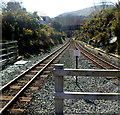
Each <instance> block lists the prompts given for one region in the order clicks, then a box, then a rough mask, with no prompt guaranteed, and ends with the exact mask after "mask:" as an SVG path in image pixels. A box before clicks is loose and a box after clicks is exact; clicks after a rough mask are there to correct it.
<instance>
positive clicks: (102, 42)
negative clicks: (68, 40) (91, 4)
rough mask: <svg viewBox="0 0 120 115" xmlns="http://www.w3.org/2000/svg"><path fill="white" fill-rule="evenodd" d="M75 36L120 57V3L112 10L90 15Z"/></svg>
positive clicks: (108, 9)
mask: <svg viewBox="0 0 120 115" xmlns="http://www.w3.org/2000/svg"><path fill="white" fill-rule="evenodd" d="M75 36H76V39H78V40H81V41H84V42H86V43H88V44H90V45H92V46H94V47H99V48H102V49H104V50H105V51H106V52H108V53H115V54H119V55H120V2H119V3H118V4H116V6H115V7H113V8H107V9H105V10H102V11H101V12H99V13H98V14H95V15H91V17H90V18H88V19H87V20H86V21H85V23H84V24H83V26H81V27H80V31H79V34H76V35H75Z"/></svg>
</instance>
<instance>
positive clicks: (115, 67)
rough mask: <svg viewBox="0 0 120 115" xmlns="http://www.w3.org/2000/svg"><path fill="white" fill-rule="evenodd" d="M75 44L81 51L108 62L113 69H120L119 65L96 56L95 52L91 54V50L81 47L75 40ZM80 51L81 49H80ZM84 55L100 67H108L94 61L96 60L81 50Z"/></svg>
mask: <svg viewBox="0 0 120 115" xmlns="http://www.w3.org/2000/svg"><path fill="white" fill-rule="evenodd" d="M76 44H77V46H78V47H79V48H81V49H82V50H83V51H85V52H87V53H88V54H90V55H92V56H93V57H95V58H97V59H98V60H100V61H102V62H104V63H106V64H108V65H109V66H111V67H113V68H114V69H118V70H119V69H120V68H119V67H117V66H115V65H113V64H111V63H109V62H108V61H105V60H104V59H101V58H100V57H98V56H96V55H95V54H92V53H91V52H88V51H87V50H86V49H83V47H81V46H80V44H79V43H78V42H76ZM81 52H82V51H81ZM82 53H83V54H84V55H85V56H86V57H88V58H89V59H90V60H91V61H93V62H95V63H96V64H97V65H99V66H100V67H102V68H104V69H108V68H106V67H105V66H103V65H102V64H100V63H98V62H96V60H93V59H92V58H91V57H89V56H88V55H87V54H85V53H84V52H82Z"/></svg>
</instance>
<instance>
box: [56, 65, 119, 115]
mask: <svg viewBox="0 0 120 115" xmlns="http://www.w3.org/2000/svg"><path fill="white" fill-rule="evenodd" d="M54 74H55V113H56V114H63V106H64V99H90V100H95V99H97V100H99V99H104V100H120V93H91V92H64V91H63V87H64V76H85V77H88V76H89V77H90V76H94V77H95V76H97V77H99V76H100V77H107V76H112V77H120V70H102V69H97V70H96V69H64V68H63V64H56V65H55V69H54Z"/></svg>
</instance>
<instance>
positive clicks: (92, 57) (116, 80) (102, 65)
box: [74, 41, 120, 85]
mask: <svg viewBox="0 0 120 115" xmlns="http://www.w3.org/2000/svg"><path fill="white" fill-rule="evenodd" d="M74 42H75V46H76V48H77V49H79V50H80V51H81V53H82V54H83V55H84V56H85V57H87V58H88V59H89V60H91V61H92V62H93V63H94V64H95V65H97V67H99V68H100V69H117V70H120V68H119V67H117V66H116V65H113V64H111V63H110V62H108V61H106V60H104V59H102V58H101V57H99V56H97V55H95V54H93V53H91V52H90V51H88V50H86V49H85V48H84V47H82V46H81V45H80V44H79V42H77V41H74ZM106 78H107V79H109V80H110V79H113V78H112V77H109V76H108V77H106ZM112 82H113V83H114V84H116V85H120V78H114V79H113V81H112Z"/></svg>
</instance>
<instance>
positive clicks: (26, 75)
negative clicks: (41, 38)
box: [0, 41, 70, 114]
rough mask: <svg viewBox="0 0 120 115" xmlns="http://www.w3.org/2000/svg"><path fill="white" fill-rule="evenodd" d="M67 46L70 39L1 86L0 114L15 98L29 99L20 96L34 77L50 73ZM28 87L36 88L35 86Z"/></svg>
mask: <svg viewBox="0 0 120 115" xmlns="http://www.w3.org/2000/svg"><path fill="white" fill-rule="evenodd" d="M69 47H70V41H69V42H67V43H66V44H64V45H63V46H62V47H60V48H59V49H57V50H56V51H54V52H53V53H51V54H50V55H48V56H46V57H45V58H44V59H42V60H41V61H39V62H38V63H36V64H35V65H33V66H32V67H31V68H29V69H27V70H26V71H24V72H23V73H22V74H20V75H19V76H17V77H16V78H14V79H13V80H11V81H10V82H9V83H7V84H6V85H4V86H3V87H1V88H0V94H1V95H0V105H1V106H2V108H0V114H4V112H6V111H8V109H9V108H10V107H11V106H13V104H14V103H16V101H17V100H21V101H27V100H30V99H31V98H30V97H20V96H21V95H22V94H23V92H24V91H25V90H27V89H28V88H29V86H30V85H31V84H32V83H33V82H34V81H35V80H36V79H38V78H46V77H47V76H48V75H49V74H50V72H51V70H52V69H53V68H54V64H55V63H58V61H59V58H60V57H61V56H62V55H63V54H64V52H65V51H66V50H67V49H68V48H69ZM39 82H40V81H39ZM30 88H31V89H37V87H30ZM16 110H17V109H16ZM18 110H19V109H18ZM19 111H20V110H19ZM21 111H22V110H21Z"/></svg>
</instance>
